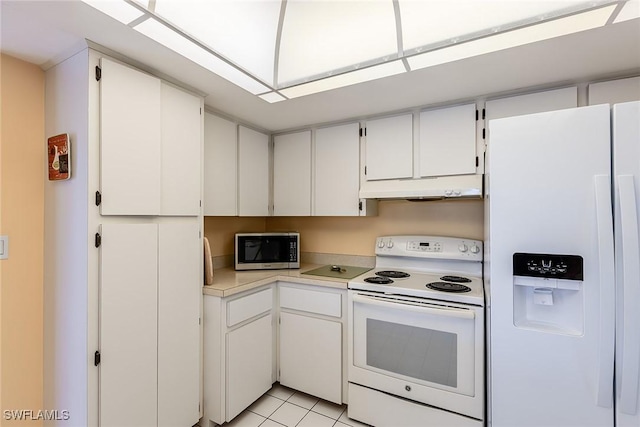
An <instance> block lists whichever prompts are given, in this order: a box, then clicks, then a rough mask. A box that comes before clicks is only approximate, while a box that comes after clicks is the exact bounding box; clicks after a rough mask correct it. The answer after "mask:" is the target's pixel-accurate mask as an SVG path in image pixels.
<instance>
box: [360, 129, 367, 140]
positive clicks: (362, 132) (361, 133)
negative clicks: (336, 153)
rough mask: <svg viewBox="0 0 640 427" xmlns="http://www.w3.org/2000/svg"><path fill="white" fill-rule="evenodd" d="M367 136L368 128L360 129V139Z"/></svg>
mask: <svg viewBox="0 0 640 427" xmlns="http://www.w3.org/2000/svg"><path fill="white" fill-rule="evenodd" d="M363 135H364V136H367V128H360V138H362V136H363Z"/></svg>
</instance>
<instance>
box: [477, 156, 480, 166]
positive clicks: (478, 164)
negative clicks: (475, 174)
mask: <svg viewBox="0 0 640 427" xmlns="http://www.w3.org/2000/svg"><path fill="white" fill-rule="evenodd" d="M478 166H480V158H478V156H476V167H478Z"/></svg>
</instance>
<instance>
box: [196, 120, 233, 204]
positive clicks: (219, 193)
mask: <svg viewBox="0 0 640 427" xmlns="http://www.w3.org/2000/svg"><path fill="white" fill-rule="evenodd" d="M204 164H205V168H204V201H203V212H204V215H205V216H235V215H238V126H237V125H236V124H235V123H233V122H231V121H229V120H225V119H223V118H220V117H217V116H214V115H213V114H209V113H205V115H204Z"/></svg>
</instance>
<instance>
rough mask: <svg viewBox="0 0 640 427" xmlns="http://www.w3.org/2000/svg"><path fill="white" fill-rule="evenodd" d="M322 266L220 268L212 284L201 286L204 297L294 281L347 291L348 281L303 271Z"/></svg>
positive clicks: (214, 275)
mask: <svg viewBox="0 0 640 427" xmlns="http://www.w3.org/2000/svg"><path fill="white" fill-rule="evenodd" d="M322 266H323V264H302V266H301V267H300V268H299V269H293V270H288V269H285V270H255V271H236V270H235V269H233V268H231V267H228V268H220V269H217V270H214V272H213V284H212V285H208V286H203V288H202V293H203V294H204V295H212V296H216V297H228V296H231V295H234V294H237V293H240V292H244V291H248V290H250V289H253V288H257V287H259V286H262V285H267V284H269V283H273V282H275V281H277V280H283V281H295V282H296V283H302V284H307V285H316V286H326V287H330V288H338V289H347V283H348V282H349V279H346V278H345V279H343V278H332V277H322V276H311V275H309V276H307V275H305V274H302V273H304V272H305V271H309V270H313V269H315V268H318V267H322Z"/></svg>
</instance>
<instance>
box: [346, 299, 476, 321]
mask: <svg viewBox="0 0 640 427" xmlns="http://www.w3.org/2000/svg"><path fill="white" fill-rule="evenodd" d="M353 302H357V303H361V304H369V305H376V306H378V307H385V308H396V309H398V305H402V309H403V310H408V311H413V312H416V313H422V314H435V315H438V316H447V317H456V318H459V319H474V318H475V313H474V312H473V310H468V309H464V308H453V307H440V306H435V305H431V304H423V303H419V302H413V301H402V300H394V301H393V302H390V301H384V300H383V299H381V298H378V297H374V296H365V295H361V294H354V295H353Z"/></svg>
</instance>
